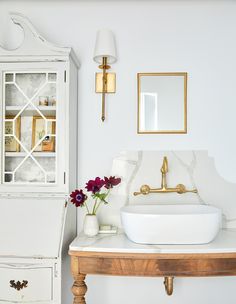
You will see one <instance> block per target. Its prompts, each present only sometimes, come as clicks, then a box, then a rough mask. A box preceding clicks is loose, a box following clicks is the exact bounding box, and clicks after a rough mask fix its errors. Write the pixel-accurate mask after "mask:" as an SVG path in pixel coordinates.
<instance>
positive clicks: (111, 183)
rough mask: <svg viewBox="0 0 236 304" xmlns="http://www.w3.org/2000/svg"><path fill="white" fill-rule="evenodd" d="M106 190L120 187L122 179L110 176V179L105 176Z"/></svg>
mask: <svg viewBox="0 0 236 304" xmlns="http://www.w3.org/2000/svg"><path fill="white" fill-rule="evenodd" d="M104 182H105V188H107V189H111V188H113V187H114V186H117V185H119V183H120V182H121V179H120V178H119V177H117V178H115V176H110V177H109V178H108V177H106V176H104Z"/></svg>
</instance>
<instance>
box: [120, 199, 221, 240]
mask: <svg viewBox="0 0 236 304" xmlns="http://www.w3.org/2000/svg"><path fill="white" fill-rule="evenodd" d="M121 221H122V225H123V228H124V230H125V233H126V235H127V237H128V238H129V239H130V240H131V241H133V242H135V243H141V244H205V243H209V242H211V241H212V240H213V239H214V238H215V237H216V235H217V234H218V232H219V229H220V227H221V210H220V209H218V208H215V207H212V206H206V205H130V206H125V207H123V208H121Z"/></svg>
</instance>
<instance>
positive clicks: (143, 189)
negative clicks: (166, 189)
mask: <svg viewBox="0 0 236 304" xmlns="http://www.w3.org/2000/svg"><path fill="white" fill-rule="evenodd" d="M150 190H151V189H150V187H149V186H148V185H142V186H141V188H140V192H134V195H135V196H136V195H140V194H144V195H146V194H149V193H150Z"/></svg>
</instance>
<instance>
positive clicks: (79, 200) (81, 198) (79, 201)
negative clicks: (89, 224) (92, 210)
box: [70, 190, 87, 207]
mask: <svg viewBox="0 0 236 304" xmlns="http://www.w3.org/2000/svg"><path fill="white" fill-rule="evenodd" d="M70 197H71V202H72V203H73V204H74V205H75V206H76V207H80V206H83V204H84V202H85V201H86V199H87V195H85V194H84V193H83V190H75V191H72V192H71V194H70Z"/></svg>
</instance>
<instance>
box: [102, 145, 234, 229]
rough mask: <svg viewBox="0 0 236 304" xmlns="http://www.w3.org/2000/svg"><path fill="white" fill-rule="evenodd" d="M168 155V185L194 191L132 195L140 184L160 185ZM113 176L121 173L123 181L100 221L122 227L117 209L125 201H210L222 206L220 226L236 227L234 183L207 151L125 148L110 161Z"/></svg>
mask: <svg viewBox="0 0 236 304" xmlns="http://www.w3.org/2000/svg"><path fill="white" fill-rule="evenodd" d="M164 156H167V158H168V164H169V171H168V173H167V184H168V187H175V186H176V185H177V184H180V183H181V184H184V185H185V186H186V188H187V189H194V188H197V189H198V194H195V193H185V194H178V193H165V194H162V193H158V194H149V195H138V196H134V195H133V192H135V191H139V189H140V186H141V185H143V184H148V185H149V186H151V187H154V188H157V187H160V185H161V172H160V168H161V166H162V162H163V157H164ZM111 174H112V175H116V176H120V177H121V178H122V184H121V185H120V186H119V187H117V188H114V189H113V191H112V193H111V195H110V201H111V204H109V206H107V207H106V211H105V210H104V212H102V213H101V215H100V217H101V221H102V222H104V223H105V222H106V223H113V224H115V225H118V226H119V227H120V226H121V223H120V208H121V207H122V206H124V205H127V204H207V205H208V204H209V205H213V206H216V207H218V208H220V209H222V212H223V227H224V228H226V227H227V228H234V227H236V184H234V183H230V182H228V181H226V180H225V179H224V178H223V177H221V176H220V175H219V174H218V172H217V170H216V168H215V164H214V159H213V158H212V157H210V156H209V155H208V152H207V151H124V152H121V153H120V154H119V155H118V156H117V157H115V158H114V160H113V165H112V171H111Z"/></svg>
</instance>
